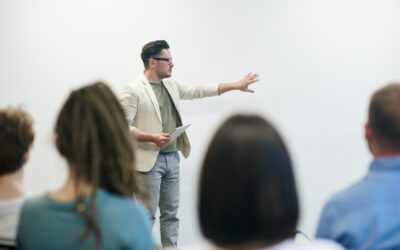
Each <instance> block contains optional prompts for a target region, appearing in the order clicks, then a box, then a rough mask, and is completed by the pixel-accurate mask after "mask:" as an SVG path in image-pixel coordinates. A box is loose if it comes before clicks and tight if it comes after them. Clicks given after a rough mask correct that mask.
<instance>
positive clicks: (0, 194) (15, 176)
mask: <svg viewBox="0 0 400 250" xmlns="http://www.w3.org/2000/svg"><path fill="white" fill-rule="evenodd" d="M24 193H25V191H24V188H23V185H22V169H20V170H19V171H17V172H15V173H12V174H8V175H4V176H0V200H9V199H16V198H18V197H21V196H22V195H24Z"/></svg>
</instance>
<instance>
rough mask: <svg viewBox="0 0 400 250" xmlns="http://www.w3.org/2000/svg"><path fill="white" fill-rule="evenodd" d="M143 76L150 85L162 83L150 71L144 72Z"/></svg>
mask: <svg viewBox="0 0 400 250" xmlns="http://www.w3.org/2000/svg"><path fill="white" fill-rule="evenodd" d="M144 75H145V76H146V78H147V80H148V81H149V82H150V83H161V81H162V79H161V78H160V77H159V76H158V75H157V74H156V73H155V72H153V71H151V70H145V71H144Z"/></svg>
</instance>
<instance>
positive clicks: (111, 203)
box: [97, 189, 146, 213]
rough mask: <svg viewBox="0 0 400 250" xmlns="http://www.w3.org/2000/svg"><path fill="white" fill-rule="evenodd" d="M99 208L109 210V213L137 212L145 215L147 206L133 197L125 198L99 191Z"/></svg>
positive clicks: (103, 190) (102, 190)
mask: <svg viewBox="0 0 400 250" xmlns="http://www.w3.org/2000/svg"><path fill="white" fill-rule="evenodd" d="M97 198H98V200H97V202H98V204H99V206H98V207H102V208H104V209H107V210H109V212H113V211H114V212H119V213H120V212H124V211H125V212H128V213H132V212H137V213H143V211H145V210H146V209H145V206H144V204H143V203H142V202H140V201H138V200H136V199H134V198H133V197H125V196H121V195H117V194H114V193H111V192H109V191H107V190H105V189H99V190H98V197H97Z"/></svg>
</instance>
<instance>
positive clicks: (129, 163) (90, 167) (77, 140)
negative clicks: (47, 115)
mask: <svg viewBox="0 0 400 250" xmlns="http://www.w3.org/2000/svg"><path fill="white" fill-rule="evenodd" d="M55 133H56V136H57V148H58V150H59V152H60V153H61V155H62V156H64V157H65V158H66V160H67V161H68V163H69V166H70V171H71V172H72V173H73V175H74V177H75V179H76V182H77V185H78V186H79V184H81V183H85V184H88V185H90V186H91V187H92V188H93V189H94V190H95V189H96V188H98V187H102V188H105V189H107V190H108V191H110V192H113V193H116V194H119V195H123V196H132V195H134V194H138V189H139V187H138V184H137V182H136V180H135V178H136V177H135V176H136V175H135V170H134V151H133V141H132V138H131V136H130V134H129V128H128V124H127V122H126V120H125V117H124V113H123V110H122V108H121V106H120V104H119V102H118V100H117V98H116V96H115V95H114V93H113V92H112V91H111V89H110V88H109V87H108V86H107V85H106V84H104V83H102V82H97V83H94V84H91V85H87V86H84V87H82V88H80V89H77V90H75V91H73V92H72V93H71V94H70V95H69V97H68V99H67V101H66V102H65V104H64V106H63V107H62V109H61V111H60V114H59V116H58V118H57V122H56V127H55ZM77 191H78V193H79V191H80V190H77Z"/></svg>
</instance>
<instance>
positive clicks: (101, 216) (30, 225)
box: [17, 189, 155, 250]
mask: <svg viewBox="0 0 400 250" xmlns="http://www.w3.org/2000/svg"><path fill="white" fill-rule="evenodd" d="M96 207H97V210H96V211H97V223H98V225H99V228H100V232H101V247H100V249H104V250H105V249H107V250H114V249H115V250H116V249H135V250H149V249H153V248H154V247H155V243H154V242H153V239H152V237H151V227H150V217H149V214H148V212H147V210H146V209H145V207H144V206H143V205H142V204H141V203H140V202H138V201H134V200H132V199H129V198H125V197H122V196H119V195H115V194H112V193H110V192H108V191H106V190H104V189H99V190H98V191H97V193H96ZM85 227H86V224H85V222H84V221H83V219H82V218H81V216H80V215H79V214H78V212H77V211H76V208H75V205H74V203H72V202H71V203H64V202H58V201H55V200H53V199H52V198H50V197H49V196H48V195H44V196H41V197H38V198H35V199H30V200H29V199H28V201H27V202H26V203H25V204H24V206H23V208H22V211H21V218H20V223H19V226H18V232H17V246H18V249H28V250H30V249H32V250H43V249H46V250H52V249H54V250H71V249H74V250H81V249H82V250H83V249H92V246H93V244H94V239H95V237H94V234H92V233H91V234H90V236H88V237H87V238H84V239H83V240H80V238H79V237H80V235H81V233H82V231H83V230H84V228H85Z"/></svg>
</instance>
